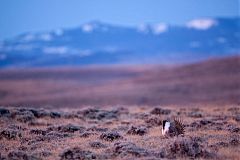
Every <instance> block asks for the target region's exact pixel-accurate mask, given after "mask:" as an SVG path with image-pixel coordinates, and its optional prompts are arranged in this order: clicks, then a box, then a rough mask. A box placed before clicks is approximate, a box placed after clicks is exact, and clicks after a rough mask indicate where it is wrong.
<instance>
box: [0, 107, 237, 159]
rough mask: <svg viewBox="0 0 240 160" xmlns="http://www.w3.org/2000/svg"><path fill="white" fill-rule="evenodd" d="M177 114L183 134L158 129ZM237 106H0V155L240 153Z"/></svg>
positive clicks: (227, 156)
mask: <svg viewBox="0 0 240 160" xmlns="http://www.w3.org/2000/svg"><path fill="white" fill-rule="evenodd" d="M173 117H179V118H181V119H182V120H183V123H184V125H185V135H184V136H178V137H174V138H166V137H163V136H162V135H161V123H162V120H163V119H165V118H173ZM239 153H240V106H239V105H232V106H227V107H224V106H192V107H182V106H178V107H174V106H169V107H163V106H157V107H147V106H146V107H136V106H132V107H128V108H127V107H118V106H116V107H107V108H104V109H102V108H96V107H87V108H83V109H58V110H56V109H36V108H23V107H21V108H14V107H0V159H62V160H64V159H149V160H150V159H151V160H152V159H164V158H165V159H176V158H177V159H192V158H199V159H240V154H239Z"/></svg>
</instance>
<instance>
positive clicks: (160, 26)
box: [152, 23, 168, 34]
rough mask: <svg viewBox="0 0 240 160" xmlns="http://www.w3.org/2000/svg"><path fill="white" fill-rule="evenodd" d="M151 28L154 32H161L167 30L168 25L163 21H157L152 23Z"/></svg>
mask: <svg viewBox="0 0 240 160" xmlns="http://www.w3.org/2000/svg"><path fill="white" fill-rule="evenodd" d="M152 29H153V33H154V34H161V33H164V32H166V31H167V30H168V25H167V24H165V23H159V24H156V25H153V27H152Z"/></svg>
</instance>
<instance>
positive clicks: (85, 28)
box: [82, 24, 94, 33]
mask: <svg viewBox="0 0 240 160" xmlns="http://www.w3.org/2000/svg"><path fill="white" fill-rule="evenodd" d="M93 29H94V26H93V25H91V24H84V25H83V26H82V30H83V31H84V32H86V33H89V32H92V31H93Z"/></svg>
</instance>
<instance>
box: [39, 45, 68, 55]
mask: <svg viewBox="0 0 240 160" xmlns="http://www.w3.org/2000/svg"><path fill="white" fill-rule="evenodd" d="M43 52H44V53H46V54H66V53H67V52H68V48H67V47H65V46H59V47H45V48H43Z"/></svg>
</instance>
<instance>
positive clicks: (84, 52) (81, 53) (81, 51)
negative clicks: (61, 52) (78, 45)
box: [78, 49, 92, 57]
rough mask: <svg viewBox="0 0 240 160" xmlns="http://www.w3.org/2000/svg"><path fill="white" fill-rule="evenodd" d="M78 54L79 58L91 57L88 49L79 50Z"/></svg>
mask: <svg viewBox="0 0 240 160" xmlns="http://www.w3.org/2000/svg"><path fill="white" fill-rule="evenodd" d="M78 52H79V55H80V56H81V57H86V56H90V55H92V51H91V50H89V49H85V50H79V51H78Z"/></svg>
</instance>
